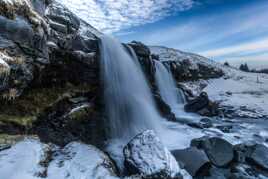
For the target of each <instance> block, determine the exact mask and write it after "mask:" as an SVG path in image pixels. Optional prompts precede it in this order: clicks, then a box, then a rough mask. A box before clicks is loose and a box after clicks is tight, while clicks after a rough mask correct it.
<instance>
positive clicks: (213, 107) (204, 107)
mask: <svg viewBox="0 0 268 179" xmlns="http://www.w3.org/2000/svg"><path fill="white" fill-rule="evenodd" d="M184 109H185V111H187V112H196V113H198V114H200V115H202V116H209V117H212V116H217V115H219V114H220V111H219V106H218V104H217V103H215V102H212V101H210V100H209V98H208V95H207V93H205V92H202V93H201V94H200V95H199V96H198V97H196V98H195V99H193V100H190V101H188V103H187V104H186V105H185V106H184Z"/></svg>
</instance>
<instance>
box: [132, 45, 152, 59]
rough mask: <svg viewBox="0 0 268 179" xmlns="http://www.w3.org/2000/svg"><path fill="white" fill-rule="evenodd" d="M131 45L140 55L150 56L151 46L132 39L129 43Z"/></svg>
mask: <svg viewBox="0 0 268 179" xmlns="http://www.w3.org/2000/svg"><path fill="white" fill-rule="evenodd" d="M129 45H130V46H131V47H132V48H133V49H134V51H135V52H136V54H137V55H138V56H141V57H145V58H149V57H150V55H151V51H150V49H149V47H147V46H146V45H144V44H143V43H141V42H137V41H132V42H131V43H129Z"/></svg>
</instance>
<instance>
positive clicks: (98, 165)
mask: <svg viewBox="0 0 268 179" xmlns="http://www.w3.org/2000/svg"><path fill="white" fill-rule="evenodd" d="M57 154H58V155H56V157H55V158H54V160H53V161H52V162H51V164H50V165H49V167H48V177H47V178H48V179H59V178H62V179H64V178H73V179H80V178H85V179H87V178H88V179H91V178H92V179H93V178H102V179H105V178H107V179H108V178H109V179H115V178H117V177H116V176H115V175H113V171H112V168H110V167H111V164H110V163H109V161H110V160H109V159H108V158H107V156H106V155H105V154H104V153H103V152H102V151H100V150H99V149H97V148H96V147H94V146H90V145H85V144H82V143H78V142H73V143H70V144H68V145H67V146H66V147H65V148H64V149H62V150H61V151H58V153H57Z"/></svg>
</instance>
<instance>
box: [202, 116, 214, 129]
mask: <svg viewBox="0 0 268 179" xmlns="http://www.w3.org/2000/svg"><path fill="white" fill-rule="evenodd" d="M200 124H201V125H202V127H203V128H210V127H212V126H213V123H212V120H211V119H210V118H202V119H201V120H200Z"/></svg>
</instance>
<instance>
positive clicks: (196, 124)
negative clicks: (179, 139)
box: [187, 118, 213, 129]
mask: <svg viewBox="0 0 268 179" xmlns="http://www.w3.org/2000/svg"><path fill="white" fill-rule="evenodd" d="M187 124H188V125H189V126H191V127H194V128H198V129H204V128H210V127H212V126H213V123H212V121H211V119H209V118H202V119H201V120H200V121H199V122H189V123H187Z"/></svg>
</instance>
